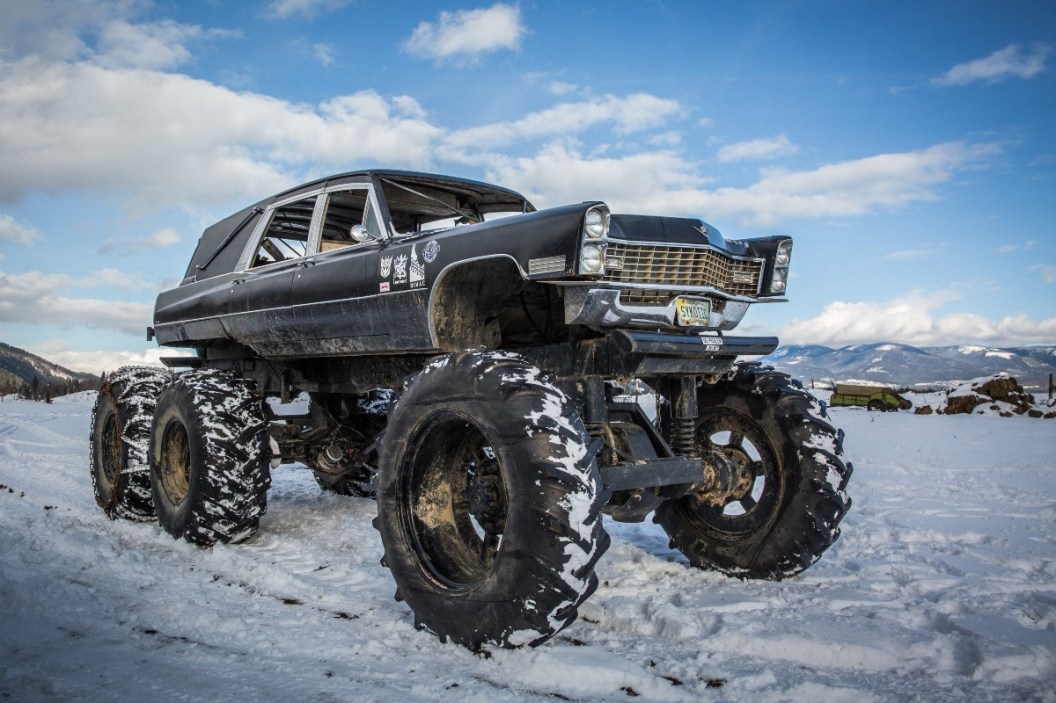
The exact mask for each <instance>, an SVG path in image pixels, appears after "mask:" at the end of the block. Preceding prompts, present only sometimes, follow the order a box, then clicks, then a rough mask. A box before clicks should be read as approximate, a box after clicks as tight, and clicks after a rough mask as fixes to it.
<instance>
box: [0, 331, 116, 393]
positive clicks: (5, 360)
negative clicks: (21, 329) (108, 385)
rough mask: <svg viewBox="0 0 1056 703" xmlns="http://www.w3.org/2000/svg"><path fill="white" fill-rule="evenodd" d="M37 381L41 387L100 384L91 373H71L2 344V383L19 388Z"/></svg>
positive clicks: (62, 367)
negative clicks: (34, 380)
mask: <svg viewBox="0 0 1056 703" xmlns="http://www.w3.org/2000/svg"><path fill="white" fill-rule="evenodd" d="M34 378H36V379H37V383H38V385H39V387H41V388H43V387H44V386H62V385H66V384H69V383H70V382H73V381H78V382H80V383H84V384H89V383H96V382H98V380H99V379H98V377H96V376H93V375H92V374H89V373H81V372H79V371H70V370H69V369H68V368H66V367H64V366H59V365H58V364H55V363H53V362H50V361H48V360H47V359H44V358H42V357H39V356H37V355H36V354H31V353H29V352H28V351H26V350H25V349H19V348H18V347H13V346H11V345H10V344H4V343H3V342H0V383H2V384H4V385H10V386H12V387H17V386H18V385H20V384H23V383H24V384H27V385H31V384H32V383H33V379H34Z"/></svg>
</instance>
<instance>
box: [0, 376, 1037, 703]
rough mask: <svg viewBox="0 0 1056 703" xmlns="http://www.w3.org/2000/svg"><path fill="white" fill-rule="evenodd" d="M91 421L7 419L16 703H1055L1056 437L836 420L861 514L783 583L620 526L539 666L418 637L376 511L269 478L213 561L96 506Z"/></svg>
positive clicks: (987, 423) (5, 483)
mask: <svg viewBox="0 0 1056 703" xmlns="http://www.w3.org/2000/svg"><path fill="white" fill-rule="evenodd" d="M91 402H92V396H91V395H90V394H78V395H75V396H67V397H62V398H58V399H56V400H55V401H54V402H53V403H51V404H45V403H39V402H36V403H35V402H28V401H15V400H11V399H6V400H5V402H3V403H0V485H2V488H0V534H2V535H3V536H2V537H0V539H2V542H0V544H2V547H0V623H2V624H0V699H6V700H19V701H36V700H75V699H79V700H92V701H107V700H122V701H123V700H176V699H179V700H184V701H205V700H209V701H214V700H265V699H266V700H303V701H336V700H356V701H393V700H400V701H482V702H485V701H486V702H487V703H491V702H493V701H496V700H502V701H535V700H575V701H621V700H629V699H633V698H638V699H640V700H649V701H693V702H694V703H698V702H700V701H758V702H761V703H767V702H771V701H790V700H791V701H798V700H804V701H807V700H809V701H822V700H823V701H827V702H832V701H836V702H839V701H847V702H849V703H867V702H869V701H878V702H879V701H913V700H916V701H927V702H928V703H933V702H936V701H961V700H988V701H990V700H992V701H1046V702H1049V703H1053V702H1056V692H1054V690H1056V532H1054V529H1053V526H1054V524H1056V461H1054V457H1053V450H1054V448H1056V422H1053V421H1047V420H1035V419H1030V418H1026V417H1014V418H1000V417H989V416H971V415H960V416H927V417H924V416H916V415H913V414H912V413H909V412H902V413H869V412H866V411H865V410H863V409H857V408H846V409H844V408H838V409H835V410H830V413H831V414H832V416H833V418H834V420H835V421H836V422H837V424H839V425H841V426H842V427H843V428H844V429H845V430H846V431H847V439H846V443H845V447H846V450H847V453H848V456H849V458H850V459H851V460H852V461H853V462H854V465H855V472H854V476H853V477H852V479H851V483H850V486H849V492H850V493H851V495H852V497H853V499H854V505H853V506H852V508H851V511H850V513H849V514H848V516H847V518H846V519H845V520H844V522H843V536H842V537H841V538H840V540H839V541H838V542H837V543H836V545H835V546H834V547H833V548H832V549H830V550H829V551H828V552H827V553H826V554H825V555H824V556H823V557H822V559H821V561H820V562H819V563H817V564H816V565H815V566H813V567H812V568H811V569H809V570H808V571H807V572H805V573H804V574H802V575H801V576H799V577H796V578H793V579H789V580H786V581H782V582H778V583H774V582H745V581H739V580H737V579H730V578H726V577H723V576H720V575H718V574H715V573H708V572H703V571H699V570H696V569H692V568H690V567H688V566H687V564H686V560H685V559H684V558H683V557H682V555H681V554H679V553H677V552H675V551H673V550H671V549H669V547H668V542H667V539H666V537H665V536H664V534H663V532H662V531H661V530H660V528H659V527H658V526H656V525H654V524H652V523H651V522H646V523H642V524H637V525H633V524H632V525H627V524H618V523H613V522H607V528H608V529H609V531H610V533H611V534H612V536H613V541H612V547H611V548H610V550H609V552H608V554H607V555H606V556H605V557H604V558H603V559H602V560H601V562H600V564H599V566H598V574H599V577H600V581H601V585H600V587H599V588H598V591H597V593H595V594H594V596H592V597H591V598H590V599H589V600H588V601H587V602H586V603H585V604H584V605H583V607H582V608H581V609H580V615H581V617H580V619H579V621H577V622H576V623H575V624H574V625H572V626H571V627H569V628H568V629H566V630H564V631H563V632H562V633H561V634H559V635H558V636H557V637H556V638H554V639H553V640H551V641H550V642H548V643H546V644H544V645H543V646H541V647H538V648H536V649H523V650H513V651H506V650H489V651H486V652H483V653H480V654H474V653H471V652H469V651H467V650H465V649H462V648H460V647H458V646H455V645H445V644H441V643H440V642H439V641H437V640H436V639H435V638H434V637H433V636H432V635H430V634H428V633H426V632H419V631H416V630H415V629H414V627H413V618H412V615H411V613H410V612H409V611H408V609H407V608H406V606H404V605H403V604H402V603H398V602H396V601H394V600H393V598H392V594H393V590H394V586H393V583H392V580H391V579H390V577H389V574H388V571H387V570H386V569H385V568H383V567H382V566H380V564H379V563H378V559H379V557H380V556H381V545H380V540H379V538H378V535H377V533H376V532H375V531H374V530H373V528H372V527H371V524H370V523H371V518H372V517H373V515H374V512H375V504H374V502H373V501H371V500H368V499H362V498H347V497H341V496H336V495H332V494H327V493H323V492H321V491H320V490H319V488H318V487H317V485H316V483H315V481H314V480H313V478H312V476H311V474H310V473H309V472H307V471H305V470H303V469H299V468H290V467H283V468H281V469H279V470H277V471H276V472H275V474H274V485H273V487H272V489H271V492H270V496H269V497H270V504H269V509H268V513H267V514H266V515H265V516H264V518H263V519H262V521H261V531H260V533H259V534H257V535H256V536H255V537H253V538H251V539H250V540H249V541H247V542H245V543H243V544H240V545H229V546H218V547H215V548H212V549H199V548H197V547H193V546H191V545H190V544H187V543H185V542H176V541H173V540H172V539H171V538H170V537H169V536H168V535H167V534H165V533H164V532H163V531H162V530H161V529H160V528H159V527H158V526H157V525H156V524H149V523H148V524H143V523H132V522H126V521H121V520H118V521H111V520H109V519H108V518H107V517H106V515H104V513H103V511H102V510H101V509H99V508H98V507H97V506H96V504H95V501H94V499H93V496H92V488H91V481H90V480H89V471H88V441H87V437H88V425H89V417H90V410H91Z"/></svg>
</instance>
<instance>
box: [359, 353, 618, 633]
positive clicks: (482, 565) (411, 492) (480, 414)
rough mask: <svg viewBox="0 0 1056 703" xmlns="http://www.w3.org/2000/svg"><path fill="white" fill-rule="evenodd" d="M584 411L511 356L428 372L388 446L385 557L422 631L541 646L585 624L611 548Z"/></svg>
mask: <svg viewBox="0 0 1056 703" xmlns="http://www.w3.org/2000/svg"><path fill="white" fill-rule="evenodd" d="M587 445H588V437H587V433H586V430H585V429H584V427H583V423H582V421H581V419H580V417H579V414H578V412H577V410H576V409H575V407H574V406H573V404H572V403H571V401H570V400H569V398H568V397H567V396H566V395H565V394H564V393H562V392H561V391H560V390H559V389H557V388H556V387H555V386H554V385H552V384H551V383H549V382H548V381H547V380H546V379H545V378H544V377H543V376H542V374H541V372H540V371H539V369H537V368H535V367H532V366H530V365H528V364H527V363H526V362H524V361H523V360H522V359H521V358H520V357H517V356H514V355H512V354H503V353H483V352H480V353H469V352H461V353H457V354H453V355H451V356H449V357H443V358H441V359H439V360H437V361H435V362H433V363H431V364H429V365H428V366H427V367H426V368H425V369H424V370H423V371H422V372H421V373H419V374H418V375H417V376H416V377H414V378H413V379H412V380H411V381H410V382H409V383H408V385H407V387H406V390H405V392H404V394H403V395H402V396H401V397H400V399H399V400H398V401H397V402H396V403H395V404H394V405H393V406H392V407H391V409H390V412H389V425H388V428H387V429H386V431H385V435H384V437H383V438H382V441H381V447H380V455H381V466H380V474H379V488H378V518H377V520H376V521H375V526H376V527H377V528H378V530H379V531H380V532H381V538H382V543H383V544H384V546H385V556H384V558H383V560H382V563H383V564H386V565H387V566H388V567H389V569H390V570H391V571H392V575H393V578H394V579H395V580H396V584H397V592H396V593H397V599H398V600H404V601H406V603H407V605H409V606H410V608H411V610H412V611H414V616H415V625H416V626H418V627H420V628H426V629H428V630H430V631H432V632H434V633H436V634H437V635H438V636H439V637H440V639H441V640H443V641H447V640H448V639H450V640H452V641H454V642H457V643H458V644H461V645H464V646H466V647H470V648H472V649H476V648H478V647H480V646H481V645H482V644H485V643H490V644H495V645H499V646H502V647H517V646H521V645H533V646H534V645H537V644H540V643H541V642H544V641H545V640H547V639H549V638H550V637H552V636H553V635H554V634H556V633H557V632H558V631H560V630H561V629H562V628H564V627H565V626H567V625H568V624H569V623H571V622H573V621H574V620H575V619H576V612H577V608H578V606H579V605H580V604H581V603H582V602H583V601H584V600H586V598H587V597H588V596H590V594H591V593H593V592H594V590H595V589H596V588H597V583H598V579H597V576H596V575H595V573H594V566H595V564H596V563H597V560H598V558H599V557H600V556H601V555H602V553H604V551H605V550H606V549H607V548H608V545H609V537H608V535H607V534H606V533H605V531H604V529H603V527H602V519H601V509H602V507H603V506H604V505H605V502H606V499H607V495H606V494H605V491H604V488H603V485H602V483H601V478H600V474H599V472H598V468H597V464H596V463H595V461H594V457H593V455H591V454H590V453H589V452H588V449H587Z"/></svg>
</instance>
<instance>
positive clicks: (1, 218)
mask: <svg viewBox="0 0 1056 703" xmlns="http://www.w3.org/2000/svg"><path fill="white" fill-rule="evenodd" d="M42 237H43V235H42V234H41V233H40V230H38V229H37V228H36V227H34V226H32V225H25V224H22V223H21V222H19V221H17V220H16V219H15V218H13V217H11V216H10V215H0V239H5V240H7V241H9V242H14V243H15V244H23V245H27V244H32V243H33V242H35V241H37V240H39V239H41V238H42Z"/></svg>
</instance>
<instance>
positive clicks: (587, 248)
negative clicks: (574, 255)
mask: <svg viewBox="0 0 1056 703" xmlns="http://www.w3.org/2000/svg"><path fill="white" fill-rule="evenodd" d="M603 268H605V252H604V251H602V249H601V247H599V246H597V245H595V244H584V245H583V248H582V249H580V250H579V272H580V273H587V274H592V273H600V272H601V270H602V269H603Z"/></svg>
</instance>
